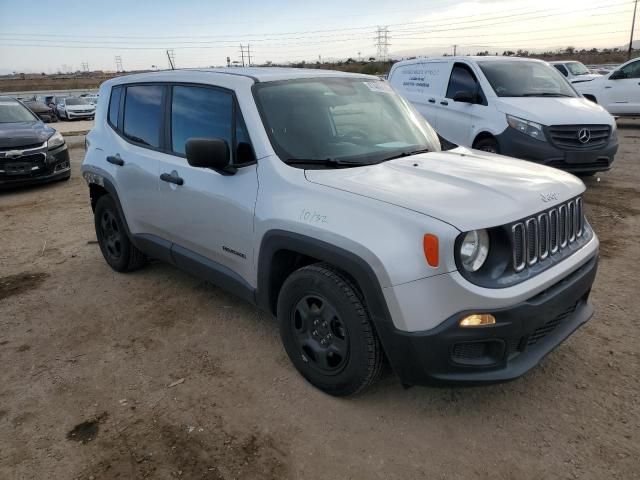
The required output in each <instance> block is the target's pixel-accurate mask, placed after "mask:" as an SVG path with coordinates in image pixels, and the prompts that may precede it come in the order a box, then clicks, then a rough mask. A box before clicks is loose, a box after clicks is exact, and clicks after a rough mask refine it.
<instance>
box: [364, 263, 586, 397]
mask: <svg viewBox="0 0 640 480" xmlns="http://www.w3.org/2000/svg"><path fill="white" fill-rule="evenodd" d="M597 263H598V260H597V256H594V257H593V258H591V259H590V260H589V261H588V262H586V263H585V264H584V265H582V266H581V267H580V268H579V269H577V270H576V271H574V272H573V273H571V274H570V275H569V276H568V277H566V278H564V279H562V280H560V281H559V282H558V283H556V284H555V285H553V286H552V287H550V288H548V289H546V290H544V291H543V292H541V293H539V294H537V295H535V296H534V297H533V298H530V299H529V300H526V301H524V302H521V303H519V304H516V305H513V306H510V307H507V308H499V309H478V310H473V311H465V312H460V313H458V314H456V315H453V316H452V317H450V318H449V319H447V320H446V321H444V322H443V323H441V324H440V325H438V326H437V327H436V328H434V329H431V330H428V331H424V332H405V331H401V330H398V329H396V328H395V327H394V326H393V325H392V324H390V323H385V324H383V325H378V326H377V328H378V330H379V332H378V333H379V334H380V337H381V339H382V342H383V345H384V347H385V351H386V353H387V356H388V357H389V359H390V362H391V364H392V367H393V369H394V370H395V372H396V373H397V374H398V376H399V377H400V379H401V381H402V382H403V383H404V384H408V385H420V384H433V383H461V384H471V385H473V384H484V383H497V382H504V381H508V380H513V379H515V378H517V377H519V376H521V375H523V374H524V373H526V372H527V371H528V370H530V369H531V368H533V367H534V366H535V365H537V364H538V363H539V362H540V361H541V360H542V359H543V358H544V357H545V356H546V355H547V354H548V353H549V352H551V351H552V350H553V349H554V348H555V347H557V346H558V345H559V344H560V343H562V341H564V340H565V339H566V338H567V337H568V336H569V335H571V334H572V333H573V332H574V331H575V330H576V329H577V328H579V327H580V326H581V325H583V324H584V323H586V322H587V321H588V320H589V319H590V318H591V316H592V314H593V307H592V306H591V305H590V304H589V302H588V298H589V293H590V291H591V285H592V284H593V281H594V279H595V275H596V271H597ZM471 313H491V314H492V315H494V316H495V318H496V324H495V325H488V326H482V327H474V328H463V327H460V326H459V322H460V320H461V319H462V318H464V317H465V316H467V315H469V314H471ZM424 314H425V315H428V314H429V312H427V311H425V312H424Z"/></svg>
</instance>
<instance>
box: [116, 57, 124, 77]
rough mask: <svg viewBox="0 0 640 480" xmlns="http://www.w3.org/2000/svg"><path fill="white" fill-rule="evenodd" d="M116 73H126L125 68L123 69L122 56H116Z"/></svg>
mask: <svg viewBox="0 0 640 480" xmlns="http://www.w3.org/2000/svg"><path fill="white" fill-rule="evenodd" d="M116 72H118V73H120V72H124V68H122V57H121V56H120V55H116Z"/></svg>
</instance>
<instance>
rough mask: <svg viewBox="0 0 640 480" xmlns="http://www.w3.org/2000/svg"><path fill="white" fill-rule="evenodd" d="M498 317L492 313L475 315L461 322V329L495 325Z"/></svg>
mask: <svg viewBox="0 0 640 480" xmlns="http://www.w3.org/2000/svg"><path fill="white" fill-rule="evenodd" d="M495 323H496V317H494V316H493V315H491V314H490V313H474V314H473V315H469V316H467V317H464V318H463V319H462V320H460V326H461V327H480V326H482V325H494V324H495Z"/></svg>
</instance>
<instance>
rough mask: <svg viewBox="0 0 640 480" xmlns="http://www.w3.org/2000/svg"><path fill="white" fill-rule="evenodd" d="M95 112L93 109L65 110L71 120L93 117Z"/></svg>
mask: <svg viewBox="0 0 640 480" xmlns="http://www.w3.org/2000/svg"><path fill="white" fill-rule="evenodd" d="M95 114H96V111H95V110H92V111H91V112H69V111H67V112H66V115H67V118H68V119H69V120H73V119H74V118H93V117H94V116H95Z"/></svg>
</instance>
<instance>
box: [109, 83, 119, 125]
mask: <svg viewBox="0 0 640 480" xmlns="http://www.w3.org/2000/svg"><path fill="white" fill-rule="evenodd" d="M121 96H122V87H121V86H120V85H118V86H117V87H113V88H112V89H111V97H110V98H109V116H108V120H109V124H110V125H111V126H112V127H114V128H116V129H117V128H118V115H119V114H120V97H121Z"/></svg>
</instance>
